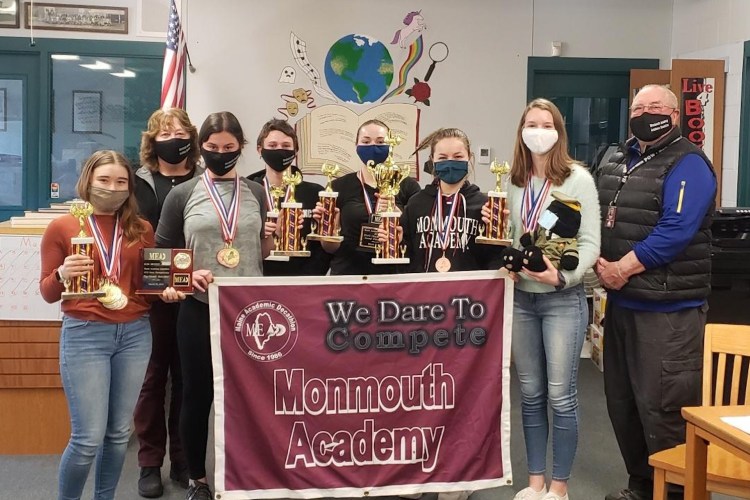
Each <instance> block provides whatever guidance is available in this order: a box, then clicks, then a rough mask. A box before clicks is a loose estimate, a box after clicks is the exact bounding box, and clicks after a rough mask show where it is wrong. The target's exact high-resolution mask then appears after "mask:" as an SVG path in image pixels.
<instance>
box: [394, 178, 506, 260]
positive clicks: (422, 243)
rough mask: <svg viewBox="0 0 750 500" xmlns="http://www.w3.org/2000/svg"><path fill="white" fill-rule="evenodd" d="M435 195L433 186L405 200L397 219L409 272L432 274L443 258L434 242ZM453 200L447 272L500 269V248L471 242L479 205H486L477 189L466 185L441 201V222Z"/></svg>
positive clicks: (436, 230) (478, 219)
mask: <svg viewBox="0 0 750 500" xmlns="http://www.w3.org/2000/svg"><path fill="white" fill-rule="evenodd" d="M437 194H438V188H437V184H435V183H433V184H430V185H428V186H426V187H425V188H424V189H423V190H422V191H420V192H419V193H417V194H416V195H414V196H413V197H412V198H411V199H410V200H409V203H407V204H406V208H405V209H404V213H403V215H402V216H401V226H402V227H403V228H404V241H405V242H406V245H407V248H408V251H407V255H408V256H409V258H410V259H411V262H410V264H409V270H410V271H411V272H415V273H423V272H434V271H436V269H435V261H437V260H438V259H439V258H440V257H442V256H443V248H442V246H441V243H440V241H439V239H438V234H439V227H438V226H437V224H436V221H435V201H436V198H437ZM461 195H463V197H461ZM457 196H459V199H458V201H459V203H460V205H459V206H458V208H457V211H456V213H455V214H454V217H453V219H452V220H451V223H450V227H449V230H448V233H449V236H448V238H447V246H446V250H445V256H446V257H447V258H448V260H450V262H451V268H450V270H451V271H478V270H482V269H500V264H501V262H500V253H501V252H502V250H503V248H504V247H501V246H495V245H478V244H476V242H475V239H476V237H477V235H478V234H479V227H480V226H481V224H482V205H484V204H485V203H486V202H487V195H485V194H484V193H482V192H481V191H480V190H479V187H478V186H476V185H474V184H471V183H469V182H466V183H465V184H464V185H463V186H462V187H461V189H460V190H459V192H458V193H457V195H454V196H451V197H445V196H444V197H443V221H445V218H447V217H448V215H449V214H450V211H451V207H452V206H453V203H456V199H457V198H456V197H457ZM428 263H429V265H427V264H428Z"/></svg>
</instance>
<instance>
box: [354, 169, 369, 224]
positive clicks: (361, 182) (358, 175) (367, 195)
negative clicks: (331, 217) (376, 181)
mask: <svg viewBox="0 0 750 500" xmlns="http://www.w3.org/2000/svg"><path fill="white" fill-rule="evenodd" d="M357 179H359V183H360V184H361V185H362V195H363V196H364V198H365V208H366V209H367V215H372V200H371V199H370V195H369V194H367V189H366V188H365V181H364V180H363V179H362V172H361V171H359V172H357Z"/></svg>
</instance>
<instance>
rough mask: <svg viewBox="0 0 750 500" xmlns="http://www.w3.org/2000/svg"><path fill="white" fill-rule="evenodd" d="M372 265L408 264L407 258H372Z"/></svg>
mask: <svg viewBox="0 0 750 500" xmlns="http://www.w3.org/2000/svg"><path fill="white" fill-rule="evenodd" d="M372 263H373V264H408V263H409V257H396V258H393V259H387V258H385V257H373V258H372Z"/></svg>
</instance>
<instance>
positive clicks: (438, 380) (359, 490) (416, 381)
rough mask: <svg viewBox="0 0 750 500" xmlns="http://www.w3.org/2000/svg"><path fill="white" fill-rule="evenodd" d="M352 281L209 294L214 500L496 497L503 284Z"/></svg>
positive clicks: (238, 285) (297, 282)
mask: <svg viewBox="0 0 750 500" xmlns="http://www.w3.org/2000/svg"><path fill="white" fill-rule="evenodd" d="M415 276H418V277H415ZM407 277H408V278H407ZM367 278H368V279H367V280H366V281H365V280H363V279H362V278H361V277H357V276H347V277H344V276H342V277H335V280H334V281H333V282H331V281H330V280H329V279H328V277H326V278H325V279H323V278H312V277H310V278H307V277H306V278H304V279H300V278H294V279H293V280H292V279H285V278H265V279H263V281H262V282H259V281H258V280H257V279H252V280H250V279H246V278H218V279H217V280H216V281H215V282H214V283H215V285H212V286H211V288H210V289H209V295H210V301H209V302H210V305H211V307H210V310H211V352H212V357H213V370H214V394H215V399H214V404H215V411H216V419H215V428H214V431H215V436H216V439H215V441H216V444H215V453H216V472H215V484H216V493H217V495H216V496H217V498H219V497H220V498H222V499H223V500H234V499H237V500H239V499H245V498H258V499H273V498H320V497H333V498H337V497H346V498H351V497H355V498H360V497H368V496H383V495H402V494H415V493H423V492H450V491H474V490H478V489H484V488H492V487H497V486H501V485H506V484H511V478H512V471H511V463H510V455H509V444H510V421H509V416H510V413H509V410H510V406H509V405H510V401H509V391H508V388H509V376H508V373H509V372H508V370H509V367H510V334H511V332H510V325H511V324H512V313H511V310H512V304H513V284H512V282H511V281H510V279H508V278H507V277H505V276H503V275H501V274H500V273H499V272H491V271H478V272H457V273H447V274H443V273H425V274H423V275H387V276H368V277H367Z"/></svg>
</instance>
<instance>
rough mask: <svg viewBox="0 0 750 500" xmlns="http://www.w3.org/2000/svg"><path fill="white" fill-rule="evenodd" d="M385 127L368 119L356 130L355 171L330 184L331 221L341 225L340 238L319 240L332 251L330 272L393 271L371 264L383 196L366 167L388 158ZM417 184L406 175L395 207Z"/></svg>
mask: <svg viewBox="0 0 750 500" xmlns="http://www.w3.org/2000/svg"><path fill="white" fill-rule="evenodd" d="M388 132H389V129H388V126H387V125H386V124H385V123H383V122H382V121H380V120H369V121H366V122H365V123H363V124H362V125H361V126H360V127H359V130H358V131H357V137H356V141H357V156H359V158H360V160H361V161H362V165H361V167H360V169H359V170H358V171H357V172H353V173H350V174H346V175H344V176H342V177H339V178H338V179H336V180H334V181H333V183H332V187H333V191H334V192H336V193H338V200H337V205H338V206H337V208H336V210H337V212H338V214H339V217H337V220H336V222H335V225H336V226H337V227H340V228H341V236H343V241H341V242H332V241H322V245H323V248H324V249H325V250H326V251H327V252H329V253H331V254H333V260H332V261H331V274H332V275H341V274H389V273H394V272H397V270H398V267H396V266H393V265H374V264H373V263H372V258H373V257H375V252H376V248H377V245H378V228H379V227H380V220H379V216H378V213H379V212H380V211H381V208H383V207H381V206H379V205H381V204H384V203H385V199H381V198H380V197H379V195H378V189H377V185H376V182H375V177H374V176H373V174H372V172H370V170H368V168H367V166H368V164H369V165H370V166H374V165H378V164H381V163H383V162H384V161H385V160H386V158H388V152H389V146H388V144H386V143H385V140H386V137H387V136H388ZM419 190H420V186H419V183H418V182H417V181H416V180H415V179H414V178H412V177H407V178H406V179H404V181H403V182H402V183H401V184H400V188H399V192H398V194H397V195H396V198H395V200H394V201H395V206H396V207H397V208H398V209H399V210H401V209H403V207H404V206H405V205H406V202H407V201H408V200H409V198H411V196H412V195H414V194H416V193H417V192H419ZM313 213H314V217H315V218H316V220H318V221H319V220H320V218H321V216H322V215H323V207H322V205H321V204H320V203H318V205H317V206H316V208H315V210H314V211H313Z"/></svg>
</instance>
